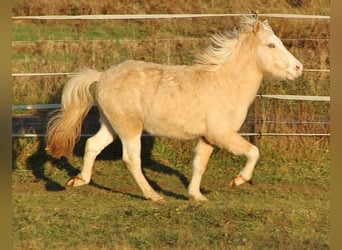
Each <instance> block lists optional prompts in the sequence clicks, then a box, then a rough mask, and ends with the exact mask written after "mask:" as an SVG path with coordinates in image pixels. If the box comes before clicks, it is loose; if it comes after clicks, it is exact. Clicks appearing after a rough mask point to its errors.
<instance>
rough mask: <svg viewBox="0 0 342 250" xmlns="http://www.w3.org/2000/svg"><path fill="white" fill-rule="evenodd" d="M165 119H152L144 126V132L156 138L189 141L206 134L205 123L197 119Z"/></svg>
mask: <svg viewBox="0 0 342 250" xmlns="http://www.w3.org/2000/svg"><path fill="white" fill-rule="evenodd" d="M179 118H180V117H176V118H175V119H172V118H171V117H168V118H166V117H164V119H156V118H155V117H154V118H150V119H148V120H146V122H145V124H144V130H145V131H147V132H148V133H150V134H151V135H154V136H162V137H169V138H175V139H183V140H189V139H194V138H198V137H200V136H202V135H203V134H204V133H205V124H204V122H201V121H198V120H197V119H192V120H191V119H179Z"/></svg>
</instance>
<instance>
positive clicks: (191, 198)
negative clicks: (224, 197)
mask: <svg viewBox="0 0 342 250" xmlns="http://www.w3.org/2000/svg"><path fill="white" fill-rule="evenodd" d="M189 200H191V201H208V199H207V197H205V196H204V195H200V196H194V195H189Z"/></svg>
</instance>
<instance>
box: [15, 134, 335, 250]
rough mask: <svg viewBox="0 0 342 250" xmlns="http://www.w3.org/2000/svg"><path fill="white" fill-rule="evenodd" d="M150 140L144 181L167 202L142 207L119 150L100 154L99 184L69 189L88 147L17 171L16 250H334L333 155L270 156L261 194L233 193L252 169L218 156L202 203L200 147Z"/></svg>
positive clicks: (259, 180)
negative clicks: (196, 180)
mask: <svg viewBox="0 0 342 250" xmlns="http://www.w3.org/2000/svg"><path fill="white" fill-rule="evenodd" d="M143 140H144V141H145V142H144V151H143V154H142V155H143V159H144V172H145V175H146V176H147V178H148V180H149V181H150V183H151V184H152V185H153V187H154V188H156V189H157V190H158V192H160V193H162V194H163V195H164V196H165V199H166V202H165V203H162V204H160V203H154V202H151V201H146V200H144V199H143V198H142V196H141V192H140V190H139V188H138V186H137V185H136V183H135V182H134V180H133V178H132V177H131V175H130V173H129V172H128V170H127V169H126V168H125V166H124V164H123V163H122V161H121V160H120V159H119V157H120V143H114V144H113V145H112V146H110V147H109V148H108V149H106V150H105V152H103V154H101V156H100V157H99V159H98V161H96V163H95V168H94V174H93V179H92V183H91V184H90V185H88V186H84V187H80V188H67V189H65V188H64V184H65V183H66V181H67V180H68V178H69V176H70V175H72V174H75V173H77V172H78V171H79V166H80V165H81V161H82V159H81V157H80V156H77V155H81V154H82V149H81V148H82V142H81V143H80V144H81V145H79V147H80V148H79V149H77V150H76V155H75V156H74V157H71V158H69V159H68V160H67V159H62V160H59V161H57V160H53V159H51V158H49V157H48V156H46V155H44V153H43V152H39V151H40V150H41V149H40V150H37V152H38V153H37V154H33V155H31V156H30V157H29V158H28V160H27V166H28V168H30V169H29V170H27V169H22V170H20V169H17V170H16V171H14V172H13V198H12V199H13V208H14V211H13V217H14V218H13V229H14V231H13V232H14V235H13V236H14V241H13V244H14V245H13V246H14V249H23V248H25V249H328V248H329V228H330V227H329V216H330V212H329V209H330V191H329V173H330V166H329V162H330V161H329V152H324V151H323V152H321V155H320V156H317V157H315V156H314V155H312V157H308V158H303V157H299V158H292V157H291V158H288V157H284V155H280V154H279V155H270V154H268V153H267V152H265V151H263V150H262V151H261V152H262V157H261V160H260V162H259V164H258V166H257V168H256V171H255V175H254V178H253V180H254V185H244V186H241V187H238V188H236V189H228V183H229V180H230V179H231V178H232V177H233V176H234V175H235V174H236V173H237V172H238V171H239V169H240V168H241V167H242V165H243V163H244V160H243V159H242V158H239V157H235V156H232V155H230V154H229V153H226V152H225V151H223V150H219V149H216V150H215V151H214V153H213V155H212V158H211V160H210V162H209V165H208V169H207V172H206V173H205V175H204V178H203V182H202V191H203V193H204V194H206V196H207V197H208V198H209V202H204V203H203V202H191V201H189V200H187V193H186V187H187V184H188V182H189V178H190V176H191V167H190V165H191V160H192V147H193V146H194V142H191V141H190V142H178V141H172V140H166V139H155V140H152V139H151V138H144V139H143ZM146 141H147V142H146ZM152 143H153V147H151V146H152ZM265 150H266V149H265ZM288 150H289V151H291V148H289V149H288ZM292 155H296V154H293V153H292ZM301 156H303V155H301Z"/></svg>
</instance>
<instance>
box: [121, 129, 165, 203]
mask: <svg viewBox="0 0 342 250" xmlns="http://www.w3.org/2000/svg"><path fill="white" fill-rule="evenodd" d="M140 136H141V134H139V135H137V136H135V137H131V138H129V139H126V138H122V137H121V142H122V151H123V152H122V159H123V161H124V162H125V164H126V166H127V168H128V169H129V171H130V172H131V173H132V175H133V177H134V179H135V181H136V182H137V184H138V185H139V187H140V189H141V191H142V192H143V195H144V197H145V198H146V199H150V200H153V201H163V200H164V198H163V197H162V196H160V195H159V194H157V193H156V191H154V190H153V188H152V187H151V186H150V184H149V183H148V182H147V180H146V178H145V177H144V175H143V173H142V170H141V158H140V150H141V140H140Z"/></svg>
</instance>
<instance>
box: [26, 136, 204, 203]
mask: <svg viewBox="0 0 342 250" xmlns="http://www.w3.org/2000/svg"><path fill="white" fill-rule="evenodd" d="M38 143H39V147H38V150H36V152H35V153H33V154H32V155H31V156H29V157H28V159H27V161H26V163H27V167H28V168H29V169H30V170H31V171H32V173H33V175H34V176H35V178H36V179H37V180H43V181H44V182H45V189H46V190H47V191H51V192H57V191H63V190H65V186H63V185H61V184H60V183H58V182H57V181H55V180H54V179H53V178H51V177H50V176H48V175H47V174H46V173H45V169H44V166H45V163H46V162H50V163H51V164H53V165H54V166H55V167H57V169H59V170H63V171H66V172H67V174H68V176H70V177H72V176H75V175H77V174H78V173H79V169H78V168H76V167H74V166H73V165H72V164H71V163H70V162H69V161H68V159H67V158H65V157H62V158H61V159H54V158H52V157H51V156H49V155H48V154H47V153H46V152H45V141H44V139H43V138H41V139H40V140H39V142H38ZM85 143H86V139H84V138H82V139H81V140H80V141H79V142H78V143H77V144H76V147H75V150H74V154H75V155H77V156H82V157H83V154H84V147H85ZM153 144H154V138H153V137H146V136H144V137H142V152H141V159H142V166H143V171H144V169H150V170H152V171H154V172H158V173H161V174H167V175H174V176H176V177H177V178H178V179H179V180H180V181H181V183H182V184H183V186H184V187H185V188H187V186H188V185H189V181H188V179H187V177H186V176H185V175H183V174H182V173H181V172H179V171H178V170H175V169H173V168H171V167H169V166H166V165H163V164H159V163H157V162H155V161H154V160H152V158H151V153H152V149H153ZM121 156H122V145H121V142H120V140H116V141H115V142H113V143H112V144H111V145H109V146H108V147H107V148H105V149H104V150H103V151H102V152H101V154H100V155H99V156H98V157H97V159H100V160H109V161H115V160H121ZM127 171H128V170H127ZM144 174H145V173H144ZM145 177H146V178H147V180H148V182H149V183H150V185H151V186H152V187H153V188H154V189H155V190H156V191H157V192H160V193H162V194H163V195H165V196H170V197H174V198H176V199H181V200H187V199H188V198H187V197H186V196H184V195H182V194H177V193H175V192H173V191H170V190H165V189H163V188H162V187H160V186H159V185H158V183H157V182H156V181H153V180H151V179H150V178H148V177H147V176H146V174H145ZM132 178H133V177H132ZM89 185H92V186H94V187H96V188H99V189H102V190H106V191H109V192H113V193H120V194H124V195H129V196H130V197H132V198H137V199H143V198H142V196H138V195H135V194H131V193H126V192H125V193H123V192H121V191H116V190H113V189H112V188H109V187H105V186H103V185H101V184H100V183H95V182H93V181H91V182H90V184H89ZM204 192H205V191H204Z"/></svg>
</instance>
